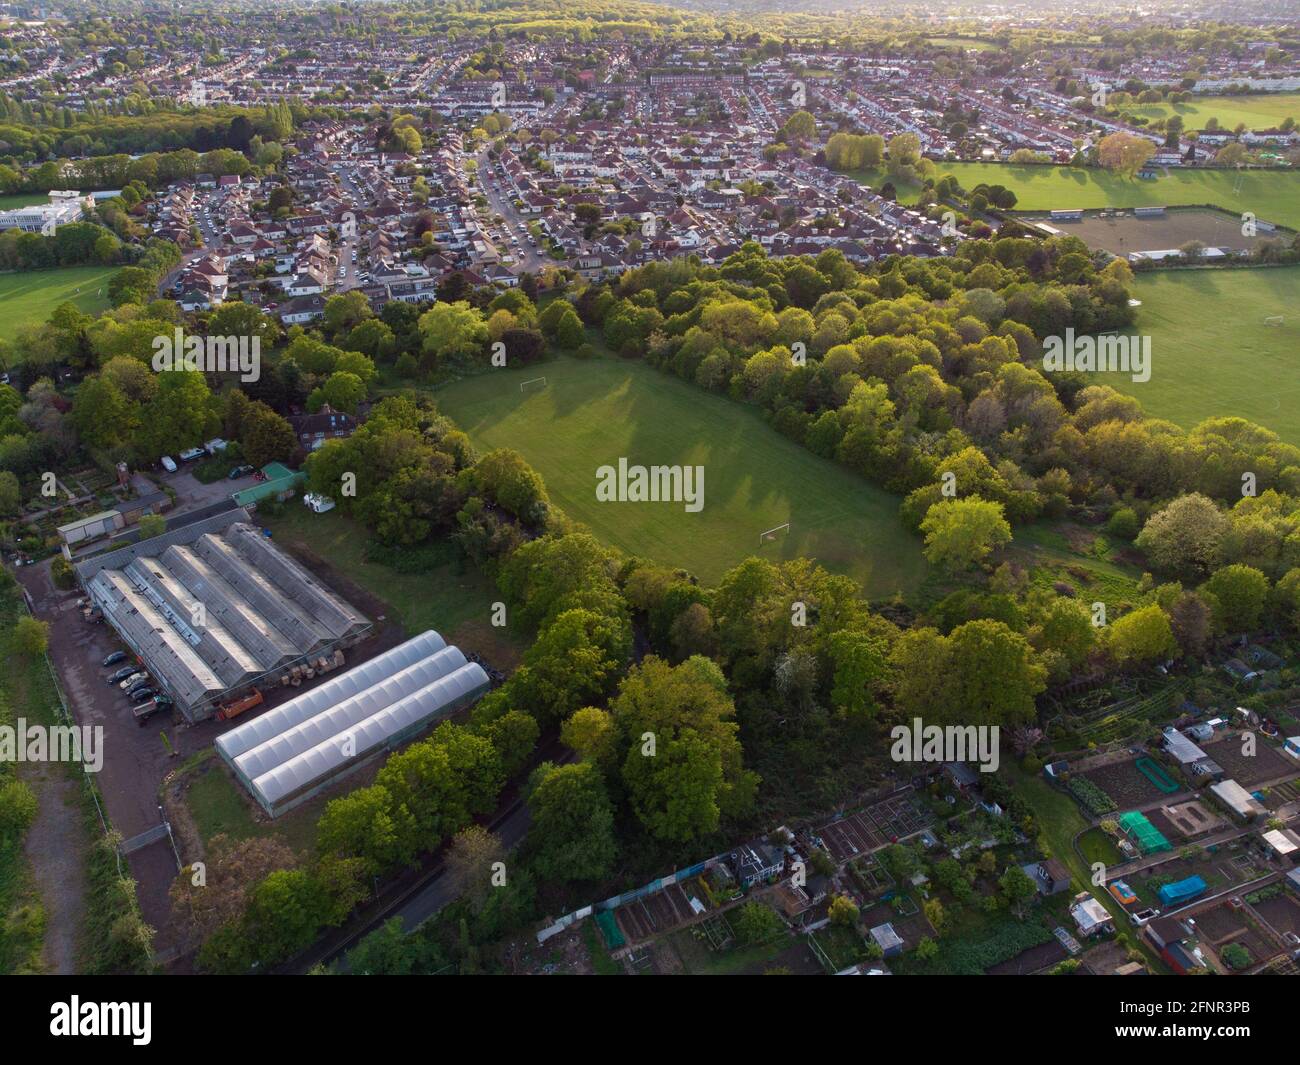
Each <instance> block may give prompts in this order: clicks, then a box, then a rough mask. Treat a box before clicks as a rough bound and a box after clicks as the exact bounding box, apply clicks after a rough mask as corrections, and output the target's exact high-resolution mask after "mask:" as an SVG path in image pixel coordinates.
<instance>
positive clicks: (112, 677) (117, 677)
mask: <svg viewBox="0 0 1300 1065" xmlns="http://www.w3.org/2000/svg"><path fill="white" fill-rule="evenodd" d="M139 672H140V669H139V667H138V666H123V667H122V668H121V669H119V670H118V671H117V672H116V673H110V674H109V675H108V681H107V683H109V684H117V683H119V682H121V681H124V680H126V678H127V677H129V676H131V674H132V673H139Z"/></svg>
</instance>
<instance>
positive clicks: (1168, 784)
mask: <svg viewBox="0 0 1300 1065" xmlns="http://www.w3.org/2000/svg"><path fill="white" fill-rule="evenodd" d="M1133 768H1134V769H1136V770H1137V771H1138V772H1139V773H1141V774H1142V775H1143V776H1144V777H1146V778H1147V780H1149V781H1151V783H1152V784H1154V785H1155V786H1156V787H1157V788H1159V789H1160V790H1161V791H1163V792H1164V793H1165V794H1166V795H1172V794H1173V793H1174V792H1176V791H1177V790H1178V785H1177V784H1176V783H1174V780H1173V778H1172V777H1171V776H1170V775H1169V774H1168V773H1166V772H1165V771H1164V769H1163V768H1162V767H1161V766H1160V765H1158V764H1157V763H1156V762H1153V761H1151V759H1150V758H1139V759H1138V760H1137V761H1136V762H1134V763H1133Z"/></svg>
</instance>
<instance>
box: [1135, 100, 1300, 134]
mask: <svg viewBox="0 0 1300 1065" xmlns="http://www.w3.org/2000/svg"><path fill="white" fill-rule="evenodd" d="M1120 110H1122V111H1124V112H1127V113H1128V114H1131V115H1140V116H1142V117H1144V118H1149V119H1157V118H1168V117H1169V116H1170V115H1181V116H1182V118H1183V128H1184V129H1188V130H1193V129H1197V130H1199V129H1204V128H1205V123H1206V122H1207V121H1208V120H1209V119H1211V118H1217V119H1218V120H1219V126H1220V128H1222V129H1228V130H1231V129H1236V128H1237V126H1238V124H1240V123H1243V122H1244V123H1245V125H1246V128H1247V129H1273V128H1274V127H1276V126H1277V125H1278V124H1279V123H1280V122H1281V121H1282V120H1283V119H1285V118H1295V119H1297V120H1300V93H1295V92H1279V93H1268V94H1266V95H1260V96H1196V97H1193V98H1192V99H1191V100H1188V101H1187V102H1186V103H1181V104H1167V103H1162V104H1126V105H1124V107H1122V108H1121V109H1120Z"/></svg>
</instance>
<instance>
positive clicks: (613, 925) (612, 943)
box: [596, 910, 627, 950]
mask: <svg viewBox="0 0 1300 1065" xmlns="http://www.w3.org/2000/svg"><path fill="white" fill-rule="evenodd" d="M596 927H597V928H599V929H600V934H601V935H602V936H604V937H605V946H607V947H608V948H609V949H610V950H618V948H619V947H621V946H623V945H624V944H626V943H627V940H626V939H624V938H623V933H622V932H620V931H619V930H618V922H617V921H616V920H614V911H613V910H601V911H600V913H598V914H596Z"/></svg>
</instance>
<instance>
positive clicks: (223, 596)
mask: <svg viewBox="0 0 1300 1065" xmlns="http://www.w3.org/2000/svg"><path fill="white" fill-rule="evenodd" d="M248 517H249V515H248V512H247V511H245V510H243V509H238V508H237V509H235V510H229V511H226V512H224V513H221V514H217V515H213V516H211V517H209V518H206V519H203V520H201V521H198V522H195V523H193V524H191V525H186V526H183V527H181V528H179V529H174V530H171V531H169V532H166V533H163V534H162V535H161V536H155V537H152V538H151V539H148V540H142V541H140V542H138V543H134V544H131V545H129V546H127V547H123V548H119V549H118V550H116V551H110V552H108V553H106V554H103V555H99V556H97V557H95V558H91V559H88V560H86V561H84V562H81V563H79V564H78V565H77V567H76V569H77V576H78V578H79V579H80V581H81V583H82V585H83V587H84V588H85V589H86V592H87V595H88V596H89V597H90V599H91V600H92V601H93V602H94V603H95V605H96V606H98V607H99V608H100V610H101V611H102V612H103V614H104V618H105V619H106V620H107V621H108V623H109V624H110V625H112V626H113V628H114V629H116V630H117V632H118V634H119V635H120V636H121V637H122V639H123V640H124V641H125V642H126V643H127V645H128V646H129V647H130V648H131V649H132V650H133V651H134V652H135V653H136V655H137V656H139V658H140V660H141V661H142V662H143V663H144V667H145V668H146V669H147V670H148V671H149V673H150V674H151V675H152V677H153V678H154V679H155V680H156V681H157V682H158V686H159V687H161V688H162V689H163V690H164V691H166V693H167V694H168V695H170V696H171V697H172V698H173V699H174V700H175V702H176V705H177V707H179V708H180V710H181V712H182V713H183V714H184V715H185V717H186V719H187V720H189V721H201V720H203V719H204V718H207V717H210V716H211V715H212V713H213V711H214V709H215V708H216V706H217V704H218V703H219V702H221V701H222V700H223V699H225V698H227V697H230V696H235V695H238V694H240V693H241V692H244V691H247V690H248V689H250V688H252V687H254V686H256V685H258V684H262V683H274V682H276V681H278V679H279V677H280V676H281V675H282V674H283V673H285V672H286V671H288V670H290V669H292V668H293V667H295V666H300V665H301V666H306V665H310V664H312V663H314V662H317V661H318V660H319V659H320V658H322V657H325V656H326V655H330V654H332V653H333V652H334V651H335V650H336V649H337V648H340V647H346V646H348V645H349V644H352V643H355V642H356V641H357V640H359V639H361V638H362V637H364V636H365V635H366V634H367V633H368V632H369V631H370V629H371V623H370V621H369V620H368V619H367V618H365V617H364V616H363V615H362V614H361V613H360V612H359V611H358V610H357V609H356V608H355V607H353V606H352V605H351V604H349V603H347V602H346V601H344V600H343V599H342V598H340V597H339V596H338V595H336V594H335V593H334V592H333V591H331V590H330V589H329V588H327V587H326V586H325V585H324V584H322V583H321V582H320V581H319V580H317V579H316V578H315V577H314V576H312V575H311V574H310V573H308V572H307V570H305V569H304V568H303V567H302V566H300V565H299V564H298V563H297V562H296V561H294V560H293V559H292V558H290V557H289V556H288V555H287V554H285V553H284V552H283V551H281V550H280V549H279V548H278V547H276V546H275V544H273V543H272V542H271V541H270V539H268V538H267V537H266V536H264V535H263V534H262V532H261V530H260V529H258V528H257V527H256V526H254V525H251V524H249V522H248Z"/></svg>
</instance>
